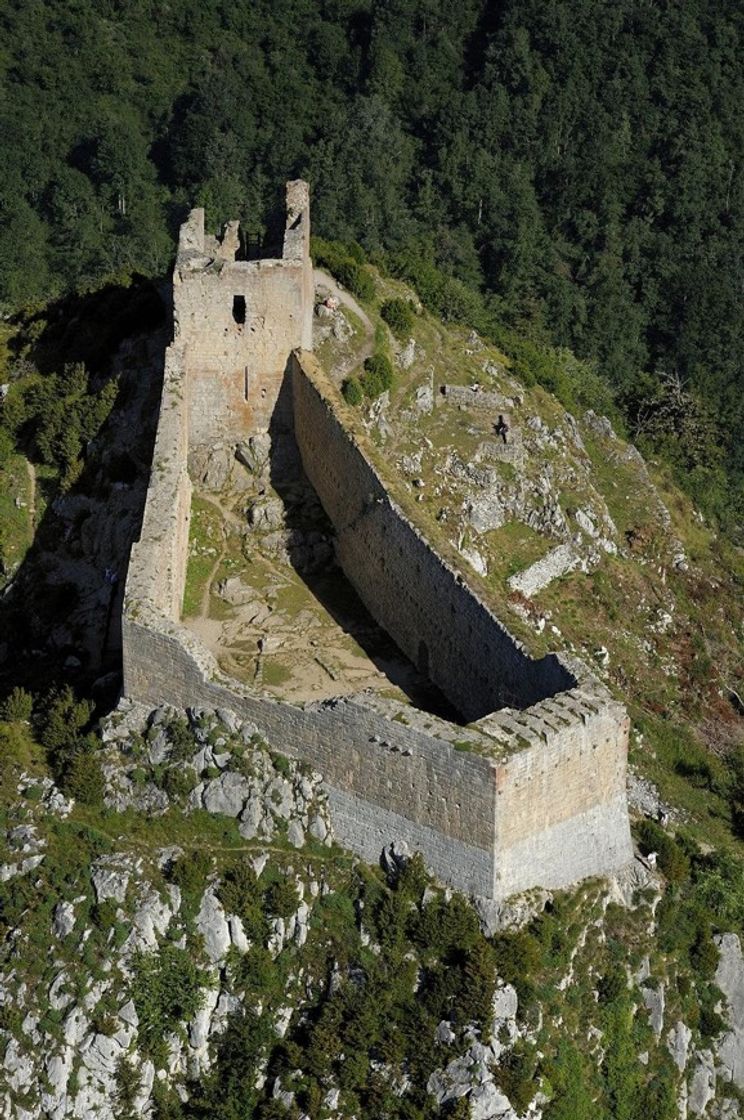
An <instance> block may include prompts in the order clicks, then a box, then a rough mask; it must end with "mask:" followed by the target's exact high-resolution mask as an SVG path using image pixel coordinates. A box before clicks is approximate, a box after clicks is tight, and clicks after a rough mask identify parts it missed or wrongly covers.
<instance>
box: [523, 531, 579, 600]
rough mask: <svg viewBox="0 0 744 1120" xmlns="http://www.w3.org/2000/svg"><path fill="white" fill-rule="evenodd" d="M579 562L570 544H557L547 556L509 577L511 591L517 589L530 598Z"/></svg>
mask: <svg viewBox="0 0 744 1120" xmlns="http://www.w3.org/2000/svg"><path fill="white" fill-rule="evenodd" d="M579 564H580V558H579V556H578V555H577V553H576V552H575V550H574V547H573V545H571V544H559V545H558V546H557V548H554V549H552V551H551V552H549V553H548V554H547V556H543V557H542V559H540V560H536V561H535V563H534V564H531V565H530V566H529V568H525V570H524V571H523V572H517V574H516V575H513V576H511V577H510V579H509V587H510V588H511V590H512V591H518V592H519V593H520V594H522V595H524V596H525V597H526V598H528V599H529V598H531V596H532V595H536V594H537V592H538V591H542V590H543V588H545V587H547V586H548V584H549V583H552V582H553V580H554V579H559V578H560V577H561V576H564V575H566V574H567V573H568V572H572V571H573V570H574V569H575V568H577V567H578V566H579Z"/></svg>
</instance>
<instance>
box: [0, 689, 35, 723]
mask: <svg viewBox="0 0 744 1120" xmlns="http://www.w3.org/2000/svg"><path fill="white" fill-rule="evenodd" d="M33 707H34V698H33V696H32V695H31V693H30V692H26V690H25V688H18V687H16V688H14V689H13V691H12V692H11V693H10V695H9V696H7V697H6V698H5V700H4V701H3V703H2V704H0V719H4V720H7V722H8V723H23V722H26V721H28V720H30V719H31V713H32V711H33Z"/></svg>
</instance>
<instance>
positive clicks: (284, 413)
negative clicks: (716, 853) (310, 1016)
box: [123, 181, 632, 899]
mask: <svg viewBox="0 0 744 1120" xmlns="http://www.w3.org/2000/svg"><path fill="white" fill-rule="evenodd" d="M309 233H310V219H309V197H308V188H307V184H305V183H304V182H302V181H295V182H291V183H289V184H288V185H287V221H286V231H285V235H284V246H283V255H282V257H281V258H280V259H275V260H258V261H247V260H239V259H237V256H238V249H239V238H238V230H237V224H236V223H230V224H229V225H228V226H227V227H226V230H225V232H224V234H223V237H222V238H221V240H217V239H215V238H212V237H209V236H207V235H206V233H205V230H204V212H203V210H194V211H192V213H191V214H190V216H189V218H188V220H187V221H186V222H185V223H184V225H183V227H182V229H181V235H180V239H179V247H178V255H177V259H176V265H175V270H174V276H173V303H174V306H173V312H174V338H173V342H172V344H171V345H170V347H169V348H168V350H167V353H166V362H165V374H164V383H163V393H162V400H161V408H160V416H159V420H158V430H157V436H156V442H155V448H154V453H153V464H152V472H151V479H150V484H149V489H148V494H147V500H146V505H145V512H144V517H143V523H142V529H141V533H140V537H139V540H138V542H137V543H136V544H135V545H134V546H133V548H132V553H131V558H130V564H129V572H128V576H127V584H126V597H125V604H124V614H123V661H124V692H125V695H126V696H128V697H131V698H132V699H135V700H139V701H142V702H145V703H149V704H152V705H157V704H160V703H163V702H167V703H171V704H173V705H174V706H177V707H212V708H229V709H232V710H234V711H235V712H236V713H237V714H238V715H239V716H240V717H241V718H242V719H245V720H250V721H252V722H254V723H255V724H256V725H257V726H258V727H259V728H260V729H261V730H262V731H263V732H264V733H265V734H266V736H267V738H268V740H269V741H270V743H271V744H272V746H273V747H274V748H275V749H276V750H278V751H282V752H284V753H286V754H288V755H291V756H293V757H296V758H301V759H304V760H305V761H307V762H308V763H310V764H311V765H312V766H313V767H314V768H315V769H317V770H319V771H320V772H321V773H322V774H323V776H324V779H325V782H326V786H327V788H328V793H329V800H330V804H331V808H332V813H333V817H334V827H335V831H336V835H337V836H338V838H339V839H340V841H341V842H342V843H344V844H346V845H347V846H348V847H349V848H351V849H352V850H353V851H355V852H358V853H359V854H360V855H361V856H363V857H364V858H366V859H368V860H371V861H376V860H377V859H378V858H379V856H380V853H381V851H382V849H383V848H384V847H386V846H388V845H389V844H390V843H392V842H394V841H395V842H401V841H405V843H406V844H407V845H408V846H409V848H410V849H411V850H419V851H421V852H422V853H423V855H424V858H425V860H426V862H427V864H428V865H429V866H430V867H431V869H432V870H433V871H434V872H435V873H436V874H437V875H438V876H439V877H440V878H442V879H443V880H445V881H446V882H449V883H451V884H452V885H453V886H454V887H456V888H458V889H460V890H463V891H466V892H469V893H472V894H475V895H479V896H483V897H486V898H490V899H503V898H505V897H507V896H509V895H511V894H514V893H516V892H518V891H523V890H526V889H528V888H531V887H534V886H544V887H548V888H559V887H563V886H567V885H569V884H571V883H573V882H576V881H577V880H579V879H582V878H584V877H587V876H591V875H601V874H606V873H609V872H612V871H614V870H616V869H618V868H619V867H621V866H623V865H624V864H626V863H627V862H628V861H629V860H630V859H631V857H632V847H631V841H630V832H629V826H628V816H627V803H626V795H625V771H626V759H627V746H628V726H629V724H628V718H627V715H626V712H625V710H624V708H623V707H622V705H621V704H619V703H618V702H616V701H615V700H613V698H612V697H611V695H610V694H609V692H608V691H607V690H606V689H605V688H604V686H603V685H602V684H601V683H600V682H599V681H598V680H597V679H596V678H595V677H594V676H593V675H592V673H591V672H590V671H589V669H588V668H587V667H586V666H585V665H584V664H583V663H581V662H580V661H578V660H576V659H574V658H572V657H569V656H567V655H564V654H549V655H548V656H546V657H544V658H542V659H540V660H535V659H533V658H531V657H530V656H529V654H528V653H527V651H526V650H525V649H524V648H523V647H522V646H521V644H520V643H519V642H518V641H517V640H516V639H515V638H514V637H513V636H512V635H511V634H510V633H509V631H508V630H507V628H506V627H505V626H504V625H503V624H502V623H501V622H500V621H499V619H497V618H496V617H495V615H494V614H493V613H492V611H491V610H490V609H489V607H488V605H487V604H486V603H485V602H484V601H483V600H482V598H481V597H480V596H479V594H477V593H476V591H475V590H473V589H472V588H471V587H470V586H469V584H468V581H467V579H466V578H465V577H464V576H463V575H462V573H461V572H460V571H459V570H458V568H457V566H456V565H455V564H454V563H453V562H450V561H449V560H448V559H447V558H445V557H444V556H443V555H441V554H439V553H438V552H437V551H436V550H435V549H434V548H433V547H432V545H431V544H430V542H429V541H428V540H427V538H426V536H425V534H424V533H423V532H422V530H421V528H420V527H419V526H417V524H415V522H414V520H412V519H411V518H410V517H409V516H408V515H407V514H406V512H405V511H404V510H403V508H401V505H400V504H399V502H398V501H396V496H395V493H394V488H393V487H392V486H391V484H390V483H389V481H388V480H387V479H386V478H384V477H383V476H382V474H381V472H380V470H379V468H378V467H376V466H375V465H374V463H373V461H372V458H371V456H370V454H369V452H368V449H367V448H366V447H365V442H364V438H363V436H362V435H360V434H359V433H358V432H357V431H356V428H357V427H358V425H355V423H354V417H353V415H352V414H351V412H350V410H349V409H348V407H347V406H346V405H345V403H344V401H343V399H342V398H341V396H340V394H339V392H338V390H337V388H336V387H335V386H334V385H333V384H332V383H331V382H330V380H329V379H328V378H327V377H326V375H325V373H324V371H323V369H322V368H321V366H320V364H319V363H318V361H317V360H316V358H315V357H314V356H313V354H312V352H311V350H312V320H313V304H314V288H313V274H312V262H311V260H310V253H309ZM277 431H280V432H282V433H283V434H284V437H285V438H290V439H291V441H292V446H293V447H294V449H295V451H296V453H297V454H298V455H299V458H300V460H301V464H302V469H303V470H304V473H305V475H306V476H307V479H308V480H309V482H310V484H311V485H312V487H313V489H314V490H315V492H316V494H317V496H318V498H319V499H320V502H321V504H322V506H323V508H324V510H325V512H326V514H327V515H328V517H329V519H330V522H331V523H332V526H333V529H334V535H335V539H334V545H335V552H336V558H337V561H338V564H339V565H340V567H341V569H342V571H343V573H344V575H345V576H346V578H347V579H348V580H349V581H350V583H351V584H352V585H353V587H354V588H355V590H356V592H357V593H358V595H359V597H360V598H361V600H362V602H363V603H364V605H365V606H366V608H367V609H368V611H369V612H370V614H371V615H372V616H373V618H374V619H375V620H376V621H377V622H378V623H379V624H380V626H382V627H383V628H384V630H385V631H386V632H387V633H388V634H389V635H390V637H391V638H392V639H393V640H394V641H395V643H396V644H397V646H398V647H399V648H400V650H402V651H403V653H404V654H405V655H406V656H407V657H408V658H409V659H410V661H411V662H412V663H413V664H414V665H415V666H416V667H417V668H418V669H419V671H420V672H421V673H422V674H423V675H424V676H426V677H427V678H428V679H430V680H431V681H432V682H433V683H434V684H435V685H436V686H437V688H438V689H439V690H440V691H441V693H442V694H443V696H444V697H446V699H447V701H448V702H449V703H450V704H451V705H452V708H453V710H454V711H456V712H457V713H458V714H459V716H460V717H461V722H460V724H459V725H458V724H455V723H451V722H449V721H448V720H445V719H442V718H440V717H437V716H435V715H432V714H431V713H422V712H420V711H416V710H414V709H411V708H410V707H406V706H405V705H404V704H402V703H400V702H398V701H396V700H392V699H389V698H386V697H382V696H379V695H374V694H368V693H366V692H363V693H361V694H352V695H344V696H337V697H332V698H329V699H326V700H323V701H321V702H315V701H313V702H307V703H295V702H292V703H290V702H288V701H286V700H281V699H277V698H275V697H273V696H269V695H268V694H266V693H265V692H262V691H261V689H260V688H259V687H251V686H249V685H248V684H245V683H243V682H240V681H238V680H235V679H233V678H231V677H230V676H228V675H226V673H225V672H224V671H222V670H221V669H220V667H219V665H218V664H217V661H216V660H215V658H214V657H213V655H212V654H211V653H210V652H209V650H208V649H206V647H205V646H204V645H203V644H202V643H201V642H200V640H199V639H198V637H197V636H196V635H195V634H194V633H193V632H192V631H190V630H189V629H188V628H187V627H185V626H184V625H183V622H182V619H181V612H182V603H183V595H184V587H185V577H186V563H187V556H188V547H189V522H190V516H191V497H192V479H193V478H194V472H195V471H197V470H198V469H199V464H200V463H201V462H202V461H203V457H204V454H205V452H208V450H209V448H210V447H211V446H212V445H213V444H214V443H215V442H221V443H225V442H227V443H228V444H234V445H238V444H240V443H241V442H242V441H244V440H246V439H247V438H248V437H249V436H251V435H255V434H259V433H270V432H274V433H275V432H277ZM463 724H465V725H466V727H465V728H464V727H463ZM463 741H464V742H463ZM463 746H466V748H467V749H463Z"/></svg>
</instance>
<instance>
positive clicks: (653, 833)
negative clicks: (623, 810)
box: [638, 821, 690, 883]
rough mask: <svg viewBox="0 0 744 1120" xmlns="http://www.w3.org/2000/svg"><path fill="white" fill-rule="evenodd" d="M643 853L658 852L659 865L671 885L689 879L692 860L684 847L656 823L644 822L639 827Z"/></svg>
mask: <svg viewBox="0 0 744 1120" xmlns="http://www.w3.org/2000/svg"><path fill="white" fill-rule="evenodd" d="M638 842H639V844H640V846H641V851H642V852H643V853H644V854H645V855H648V854H649V852H656V855H657V859H658V864H659V867H660V868H661V870H662V871H663V872H664V874H665V875H666V877H667V879H668V880H669V881H670V883H681V882H683V881H684V880H685V879H687V878H688V877H689V874H690V860H689V858H688V857H687V855H686V853H685V852H684V850H683V849H682V847H681V846H680V845H679V844H678V843H677V842H676V840H674V839H673V837H671V836H669V835H668V834H667V833H666V832H665V831H664V829H663V828H662V827H661V825H658V824H656V822H655V821H642V822H641V823H640V825H639V826H638Z"/></svg>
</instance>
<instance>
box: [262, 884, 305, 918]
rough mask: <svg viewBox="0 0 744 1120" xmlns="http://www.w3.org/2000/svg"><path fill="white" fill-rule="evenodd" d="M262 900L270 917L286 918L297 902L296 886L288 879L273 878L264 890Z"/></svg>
mask: <svg viewBox="0 0 744 1120" xmlns="http://www.w3.org/2000/svg"><path fill="white" fill-rule="evenodd" d="M263 901H264V907H265V909H266V912H267V913H268V914H270V915H271V916H272V918H288V917H289V916H290V915H291V914H294V912H295V910H296V909H297V906H298V904H299V898H298V896H297V888H296V887H295V885H294V883H293V882H292V881H291V880H290V879H275V880H274V881H273V882H271V883H269V884H268V886H267V887H266V889H265V890H264V894H263Z"/></svg>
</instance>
